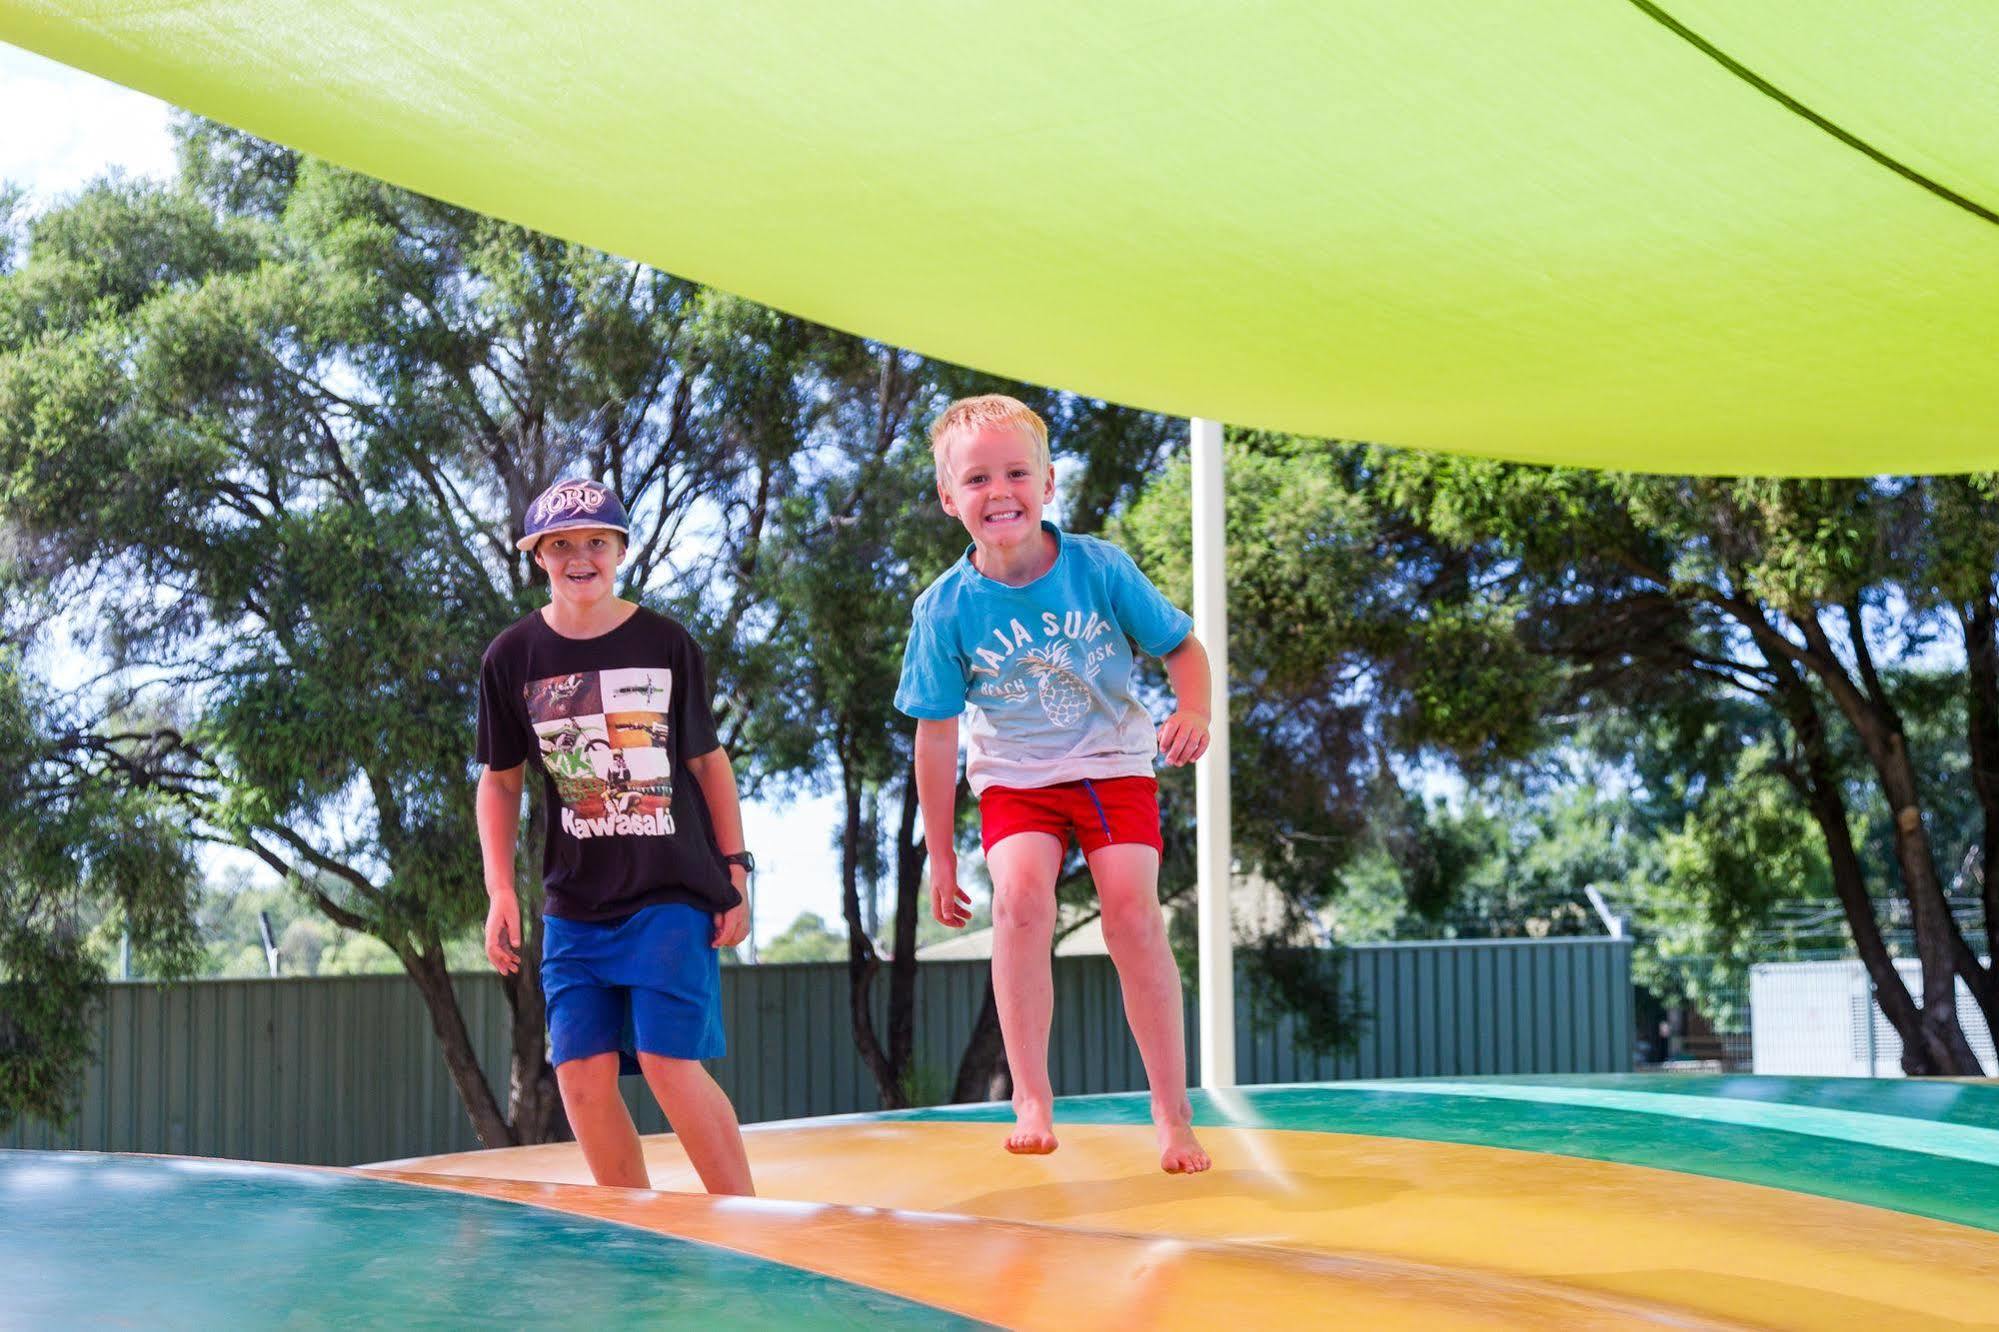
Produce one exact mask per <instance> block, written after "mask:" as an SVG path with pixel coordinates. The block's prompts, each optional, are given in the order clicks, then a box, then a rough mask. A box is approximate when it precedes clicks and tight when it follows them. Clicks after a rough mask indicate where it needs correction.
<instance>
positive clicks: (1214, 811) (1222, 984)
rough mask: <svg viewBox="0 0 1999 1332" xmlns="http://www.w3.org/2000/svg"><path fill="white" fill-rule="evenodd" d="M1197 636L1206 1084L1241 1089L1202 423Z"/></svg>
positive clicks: (1220, 558) (1211, 497) (1217, 619)
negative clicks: (1210, 681) (1206, 682)
mask: <svg viewBox="0 0 1999 1332" xmlns="http://www.w3.org/2000/svg"><path fill="white" fill-rule="evenodd" d="M1192 425H1193V439H1192V454H1193V464H1194V496H1193V498H1194V505H1193V508H1194V515H1193V517H1194V633H1195V635H1196V636H1197V637H1198V638H1199V639H1200V640H1201V645H1202V646H1203V647H1205V648H1206V649H1207V650H1208V661H1209V663H1210V665H1211V667H1212V668H1213V672H1214V682H1215V683H1214V696H1213V698H1211V699H1210V700H1209V702H1210V703H1211V705H1212V712H1211V714H1210V719H1209V722H1208V754H1207V757H1206V758H1203V759H1202V760H1201V761H1200V762H1199V763H1198V764H1196V765H1195V768H1194V819H1195V828H1196V832H1195V843H1194V845H1195V861H1196V864H1197V866H1198V868H1199V877H1198V879H1197V881H1196V893H1197V897H1198V901H1199V908H1198V910H1199V925H1200V945H1201V964H1200V984H1201V1023H1200V1032H1201V1085H1202V1086H1203V1087H1206V1088H1209V1089H1211V1090H1212V1089H1214V1088H1218V1087H1233V1086H1235V936H1234V932H1233V930H1232V928H1231V925H1232V919H1231V917H1230V914H1229V874H1230V869H1231V857H1230V853H1229V852H1230V841H1229V708H1228V698H1229V685H1228V681H1229V612H1228V580H1227V569H1226V567H1225V566H1226V559H1225V556H1226V554H1227V551H1228V541H1227V536H1226V531H1225V528H1224V526H1223V507H1222V494H1223V491H1222V486H1223V477H1222V423H1221V422H1219V421H1204V420H1201V419H1199V418H1196V419H1195V420H1194V421H1193V423H1192Z"/></svg>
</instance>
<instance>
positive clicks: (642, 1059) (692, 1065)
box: [639, 1050, 708, 1083]
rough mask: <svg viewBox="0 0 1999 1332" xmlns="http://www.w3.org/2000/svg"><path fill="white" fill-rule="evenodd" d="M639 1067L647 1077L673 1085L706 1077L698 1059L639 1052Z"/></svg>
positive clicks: (646, 1051) (645, 1051)
mask: <svg viewBox="0 0 1999 1332" xmlns="http://www.w3.org/2000/svg"><path fill="white" fill-rule="evenodd" d="M639 1067H640V1068H641V1069H643V1070H644V1071H645V1072H646V1074H647V1075H648V1076H651V1077H658V1078H664V1079H666V1080H667V1081H668V1082H673V1083H680V1082H694V1081H698V1080H700V1079H702V1078H705V1077H707V1076H708V1070H707V1068H706V1067H705V1066H704V1065H703V1064H702V1063H701V1061H700V1060H699V1059H675V1058H674V1057H673V1056H672V1055H663V1054H654V1053H652V1052H651V1051H650V1050H641V1051H639Z"/></svg>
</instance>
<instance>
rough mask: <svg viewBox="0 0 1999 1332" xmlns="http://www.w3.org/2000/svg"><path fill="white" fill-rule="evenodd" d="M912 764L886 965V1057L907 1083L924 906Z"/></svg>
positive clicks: (899, 841)
mask: <svg viewBox="0 0 1999 1332" xmlns="http://www.w3.org/2000/svg"><path fill="white" fill-rule="evenodd" d="M917 812H918V810H917V803H916V765H915V764H914V763H911V764H910V766H909V768H908V770H907V771H906V772H905V773H904V775H903V786H902V817H901V818H900V820H898V823H897V827H896V836H895V951H894V953H893V954H892V955H891V956H890V958H889V964H888V1058H889V1063H890V1064H891V1066H893V1067H895V1068H897V1069H900V1070H903V1071H904V1072H903V1076H904V1080H905V1081H907V1077H908V1070H909V1069H910V1068H912V1067H913V1066H914V1065H913V1061H914V1057H915V1051H916V922H917V913H918V912H920V911H921V910H922V904H923V861H924V851H923V846H922V844H921V843H920V842H918V841H917V840H916V830H917Z"/></svg>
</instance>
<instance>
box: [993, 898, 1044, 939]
mask: <svg viewBox="0 0 1999 1332" xmlns="http://www.w3.org/2000/svg"><path fill="white" fill-rule="evenodd" d="M1054 927H1055V894H1054V893H1052V892H1035V891H1032V890H1026V891H1015V892H1007V891H1003V890H1002V891H996V892H994V894H993V928H995V929H1001V930H1049V929H1053V928H1054Z"/></svg>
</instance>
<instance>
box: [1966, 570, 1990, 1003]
mask: <svg viewBox="0 0 1999 1332" xmlns="http://www.w3.org/2000/svg"><path fill="white" fill-rule="evenodd" d="M1959 615H1960V618H1961V620H1962V621H1963V625H1964V656H1965V687H1966V699H1965V703H1966V708H1965V719H1966V728H1965V729H1966V737H1965V738H1966V741H1967V746H1968V748H1969V750H1970V754H1971V786H1972V790H1973V791H1975V792H1976V793H1977V795H1978V808H1979V812H1980V813H1981V814H1982V815H1983V823H1984V826H1983V828H1982V829H1981V830H1980V832H1981V836H1980V838H1979V857H1978V888H1979V900H1980V902H1981V903H1982V904H1983V906H1984V912H1985V958H1986V964H1985V965H1984V966H1980V965H1979V963H1978V959H1977V958H1976V957H1972V956H1970V949H1969V948H1968V947H1967V948H1965V949H1964V950H1963V956H1961V957H1960V960H1959V961H1960V965H1959V973H1960V974H1961V975H1963V976H1964V983H1965V985H1966V986H1967V987H1969V988H1970V990H1971V993H1972V997H1973V998H1975V999H1976V1000H1977V1001H1978V1007H1979V1010H1980V1011H1981V1012H1982V1013H1984V1014H1985V1025H1986V1028H1987V1030H1990V1031H1993V1032H1999V973H1995V971H1994V969H1993V964H1995V963H1999V612H1995V611H1994V608H1993V605H1992V597H1991V591H1990V589H1989V588H1987V589H1986V591H1985V592H1984V593H1982V594H1981V595H1980V596H1979V597H1978V599H1977V600H1976V601H1973V602H1971V603H1970V604H1969V605H1967V606H1964V607H1961V608H1960V609H1959ZM1967 973H1968V974H1967Z"/></svg>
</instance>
